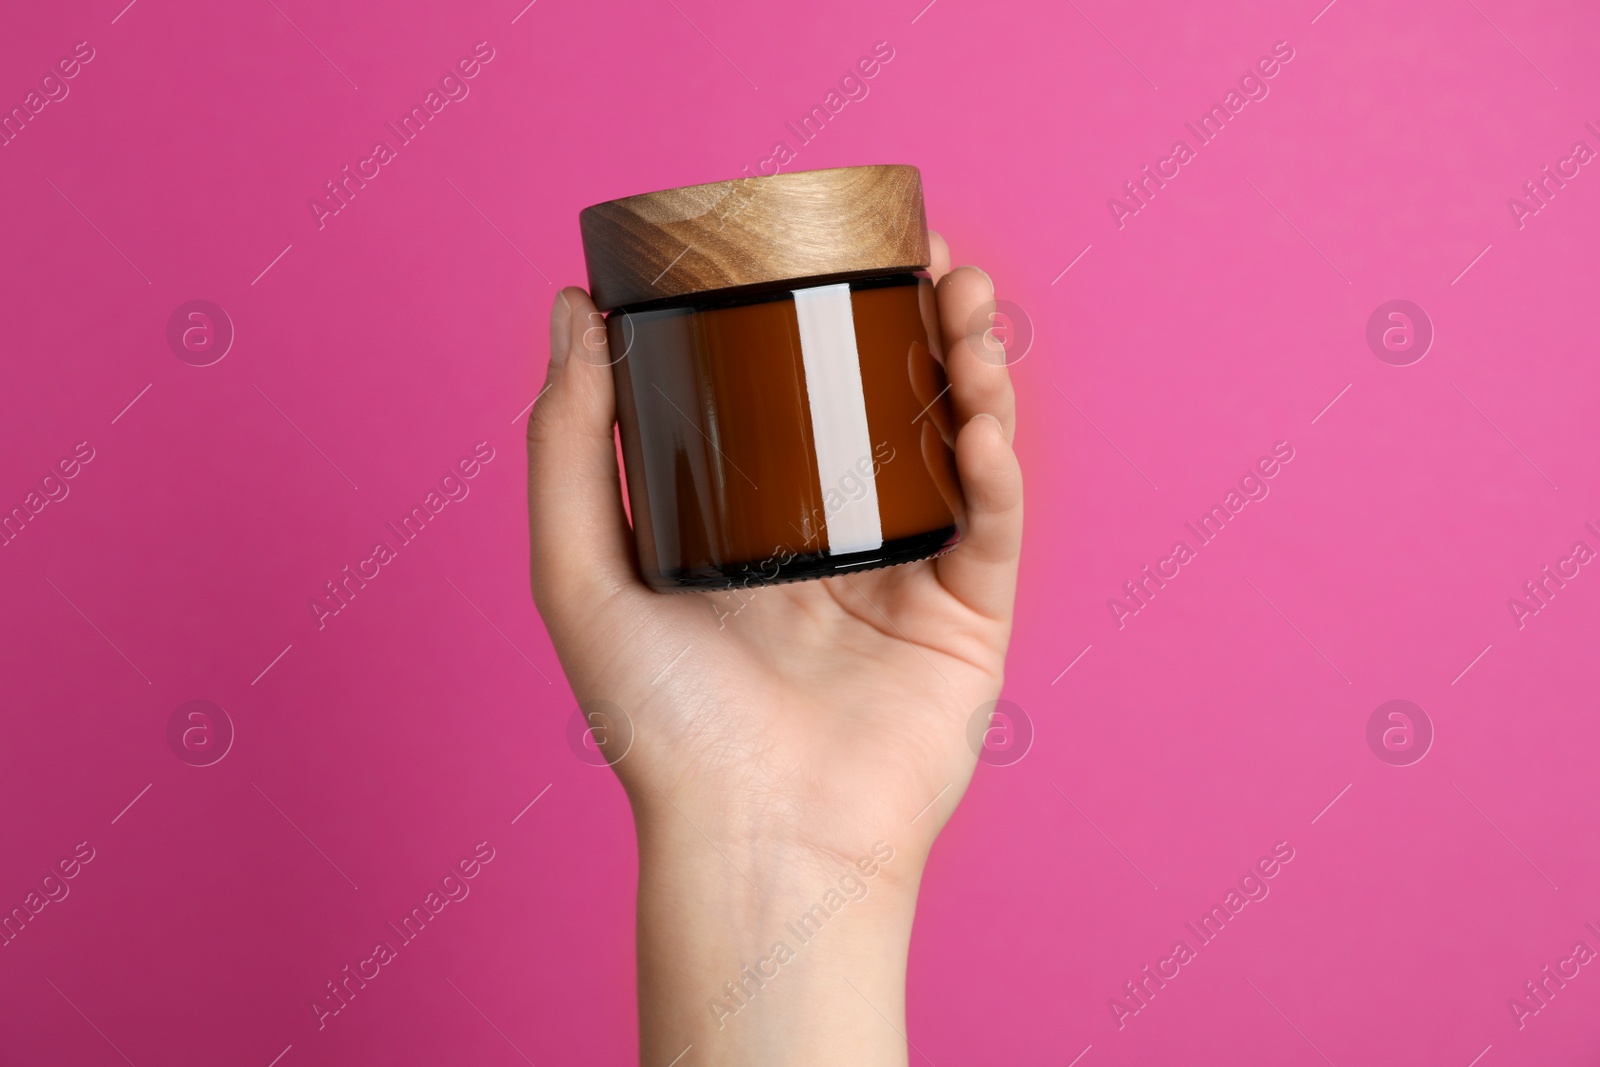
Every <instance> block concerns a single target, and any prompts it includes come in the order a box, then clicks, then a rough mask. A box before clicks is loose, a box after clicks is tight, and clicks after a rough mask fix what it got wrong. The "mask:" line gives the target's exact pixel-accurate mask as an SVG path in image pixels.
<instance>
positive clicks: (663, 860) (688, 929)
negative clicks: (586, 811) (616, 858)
mask: <svg viewBox="0 0 1600 1067" xmlns="http://www.w3.org/2000/svg"><path fill="white" fill-rule="evenodd" d="M658 799H659V798H658ZM662 807H663V808H664V809H665V810H664V811H663V810H660V809H659V808H656V807H654V806H648V807H645V808H644V809H643V810H639V811H638V812H637V814H636V819H637V820H638V824H639V825H638V830H639V904H638V909H639V910H638V923H639V930H638V944H639V984H640V1007H641V1014H640V1038H641V1045H642V1047H643V1049H644V1051H645V1054H646V1055H645V1059H644V1062H646V1063H649V1062H657V1061H659V1062H660V1063H663V1064H664V1063H667V1062H670V1061H671V1060H672V1058H673V1057H674V1056H676V1055H677V1054H678V1053H680V1052H681V1051H682V1050H683V1049H684V1048H685V1047H686V1046H689V1045H693V1046H694V1048H695V1049H696V1056H697V1059H696V1062H697V1063H721V1062H727V1063H750V1062H761V1063H764V1064H782V1063H789V1062H794V1063H817V1062H834V1061H835V1059H838V1060H840V1061H843V1060H848V1061H849V1062H853V1063H863V1064H878V1063H886V1064H896V1063H903V1062H904V1055H905V1049H904V1045H905V1041H904V1029H905V1023H904V1015H905V966H906V957H907V953H908V951H909V946H910V937H911V923H912V918H913V915H914V912H915V908H916V889H917V884H918V882H919V880H920V877H921V863H920V859H919V858H918V857H917V855H916V850H914V849H912V848H909V847H906V848H897V847H896V846H895V845H894V843H893V842H890V841H888V840H886V839H883V838H879V839H876V840H872V841H865V840H864V841H862V842H861V843H860V845H859V846H858V847H857V848H856V849H854V850H851V852H853V854H851V853H848V852H847V853H842V854H841V852H840V851H839V850H836V849H818V848H816V847H814V846H813V845H811V844H809V843H807V842H805V841H803V840H799V839H796V838H795V837H794V836H792V835H784V834H781V833H770V834H766V835H762V834H760V833H756V832H752V831H753V830H754V829H755V828H754V827H751V826H749V825H739V826H735V825H733V824H734V823H740V822H745V820H740V819H737V818H733V819H730V818H728V817H726V816H716V817H711V816H705V817H702V818H699V819H697V820H696V822H697V823H700V824H703V825H696V824H695V823H691V822H690V817H689V816H688V815H687V814H686V813H684V812H682V811H678V810H675V809H674V808H673V807H672V806H671V805H666V804H663V805H662ZM818 1018H824V1019H829V1020H831V1021H830V1024H829V1026H827V1027H822V1028H809V1027H804V1026H802V1024H801V1023H800V1022H799V1020H803V1019H818Z"/></svg>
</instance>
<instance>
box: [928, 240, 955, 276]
mask: <svg viewBox="0 0 1600 1067" xmlns="http://www.w3.org/2000/svg"><path fill="white" fill-rule="evenodd" d="M928 251H929V252H930V253H932V258H930V259H929V260H928V273H929V274H930V275H932V277H933V282H934V284H935V285H937V284H939V279H940V278H943V277H944V276H945V275H946V274H949V273H950V246H949V245H948V244H947V243H946V242H945V239H944V237H943V236H942V235H941V234H940V233H939V232H938V231H937V230H929V231H928Z"/></svg>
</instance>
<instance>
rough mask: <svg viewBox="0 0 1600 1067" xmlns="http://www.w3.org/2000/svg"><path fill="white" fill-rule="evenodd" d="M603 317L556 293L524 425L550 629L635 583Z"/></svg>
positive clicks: (542, 601) (542, 607) (537, 596)
mask: <svg viewBox="0 0 1600 1067" xmlns="http://www.w3.org/2000/svg"><path fill="white" fill-rule="evenodd" d="M610 362H611V359H610V354H609V350H608V347H607V344H606V334H605V325H604V319H603V317H602V316H601V315H600V313H599V312H598V311H596V310H595V306H594V302H593V301H591V300H590V299H589V295H588V294H587V293H585V292H584V291H583V290H582V289H579V288H576V287H569V288H566V289H563V290H562V291H561V292H560V293H558V294H557V295H556V300H555V305H554V307H553V308H552V309H551V313H550V364H549V367H548V369H547V371H546V376H545V387H544V391H543V392H541V393H540V394H539V399H538V400H537V401H536V402H535V403H534V405H533V414H532V416H531V417H530V418H529V420H528V531H529V541H530V550H531V556H530V573H531V576H532V581H533V597H534V600H535V601H536V602H537V603H538V605H539V611H540V613H541V614H543V615H544V616H545V618H546V622H547V624H549V625H550V626H551V627H552V629H554V628H556V627H557V626H558V625H561V626H565V625H572V624H575V623H577V622H579V621H581V619H582V617H583V611H584V609H585V608H586V607H592V606H594V605H596V604H598V603H600V602H601V601H602V600H604V599H605V598H606V597H607V596H609V595H610V594H612V593H614V592H616V591H617V590H619V589H622V588H626V587H630V586H634V585H636V584H637V579H636V576H635V573H634V569H633V563H632V555H631V553H632V549H631V546H630V542H629V539H628V523H627V517H626V515H625V514H624V513H623V510H622V490H621V484H620V479H619V478H618V474H617V455H616V446H615V443H614V438H613V436H612V424H613V423H614V422H615V420H616V398H615V395H614V392H613V386H612V379H611V366H610Z"/></svg>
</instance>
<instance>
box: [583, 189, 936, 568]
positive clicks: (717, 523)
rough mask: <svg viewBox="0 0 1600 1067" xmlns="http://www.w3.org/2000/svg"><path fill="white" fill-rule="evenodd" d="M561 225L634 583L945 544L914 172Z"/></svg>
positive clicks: (698, 197) (855, 563) (599, 209)
mask: <svg viewBox="0 0 1600 1067" xmlns="http://www.w3.org/2000/svg"><path fill="white" fill-rule="evenodd" d="M580 222H581V225H582V228H583V235H584V249H585V255H586V258H587V260H588V266H589V275H590V289H591V292H592V293H593V295H594V299H595V303H596V306H597V307H599V308H600V309H601V310H602V311H605V312H608V314H607V316H606V337H607V345H608V351H609V355H610V360H611V365H612V371H613V374H614V377H615V383H616V394H617V423H618V427H619V429H620V435H621V439H622V456H623V467H624V470H625V474H626V483H627V492H628V503H629V510H630V515H631V518H632V522H633V531H634V543H635V546H636V550H637V558H638V564H639V569H640V572H641V574H642V576H643V577H644V580H645V581H646V582H647V583H648V584H649V585H651V586H652V587H653V588H656V589H658V590H663V591H668V590H687V589H726V588H731V587H738V586H747V585H761V584H769V583H773V582H783V581H795V580H801V579H808V578H821V577H827V576H829V575H834V574H842V573H851V572H854V571H860V570H867V569H870V568H873V567H883V566H890V565H893V564H898V563H906V562H910V561H913V560H919V559H925V558H927V557H930V556H933V555H937V554H938V553H940V552H943V551H946V550H948V549H950V548H951V547H953V546H954V545H955V543H956V541H957V539H958V534H957V531H956V520H955V516H956V514H958V513H959V511H960V495H959V493H960V491H959V487H958V481H957V479H956V474H955V464H954V457H953V454H952V452H951V450H950V446H951V443H952V441H953V436H952V431H953V428H952V424H951V418H950V412H949V402H948V398H947V396H946V391H947V387H946V384H945V378H944V369H943V364H942V356H941V354H940V353H939V351H938V340H937V339H938V336H939V335H938V327H937V322H938V319H937V315H936V311H935V307H934V300H933V287H932V283H931V282H930V280H929V278H928V275H927V273H926V269H925V268H926V267H927V264H928V247H927V228H926V223H925V222H924V219H923V208H922V193H921V179H920V176H919V175H918V173H917V171H916V169H915V168H914V167H903V166H883V167H848V168H839V169H835V170H828V171H808V172H807V171H802V172H795V173H792V174H781V175H775V176H772V177H762V178H747V179H740V180H737V181H732V182H719V183H713V184H712V185H704V186H690V187H687V188H684V189H674V190H667V191H665V192H661V193H648V194H644V195H642V196H636V197H628V198H626V199H624V200H618V201H611V202H610V203H607V204H600V205H597V206H595V207H592V208H588V209H586V210H585V211H584V212H583V213H582V215H581V216H580Z"/></svg>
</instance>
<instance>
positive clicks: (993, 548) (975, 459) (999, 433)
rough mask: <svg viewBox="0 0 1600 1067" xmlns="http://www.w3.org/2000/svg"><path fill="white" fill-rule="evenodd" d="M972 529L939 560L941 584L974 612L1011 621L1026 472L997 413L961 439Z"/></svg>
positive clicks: (959, 457) (976, 421) (959, 454)
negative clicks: (1024, 473)
mask: <svg viewBox="0 0 1600 1067" xmlns="http://www.w3.org/2000/svg"><path fill="white" fill-rule="evenodd" d="M956 468H957V470H958V471H959V472H960V474H961V489H962V494H963V496H964V497H965V498H966V508H967V525H966V530H965V531H964V532H963V535H962V538H961V543H960V544H959V545H957V546H956V548H955V550H954V551H953V552H950V553H948V554H946V555H943V556H940V557H939V558H938V559H936V560H935V561H934V566H935V568H936V572H937V574H938V576H939V582H940V584H941V585H943V586H944V587H945V589H947V590H948V591H949V592H950V594H951V595H952V596H954V597H955V598H956V599H957V600H960V601H961V602H962V603H963V604H965V605H966V606H967V607H968V608H970V609H971V610H973V611H975V612H977V613H978V614H980V615H984V616H986V617H988V618H991V619H995V620H997V621H1001V622H1009V621H1010V619H1011V611H1012V606H1013V604H1014V602H1015V600H1016V591H1017V557H1018V556H1019V555H1021V552H1022V468H1021V466H1019V465H1018V463H1017V457H1016V454H1015V453H1014V452H1012V451H1011V444H1010V442H1009V441H1008V440H1007V439H1006V434H1005V432H1004V430H1003V429H1002V428H1001V426H1000V423H999V420H997V419H996V418H995V417H994V416H993V415H989V414H980V415H978V416H976V417H975V418H973V419H972V420H971V421H969V422H968V423H967V424H966V425H965V426H963V427H962V428H961V432H960V433H959V434H957V435H956Z"/></svg>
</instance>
